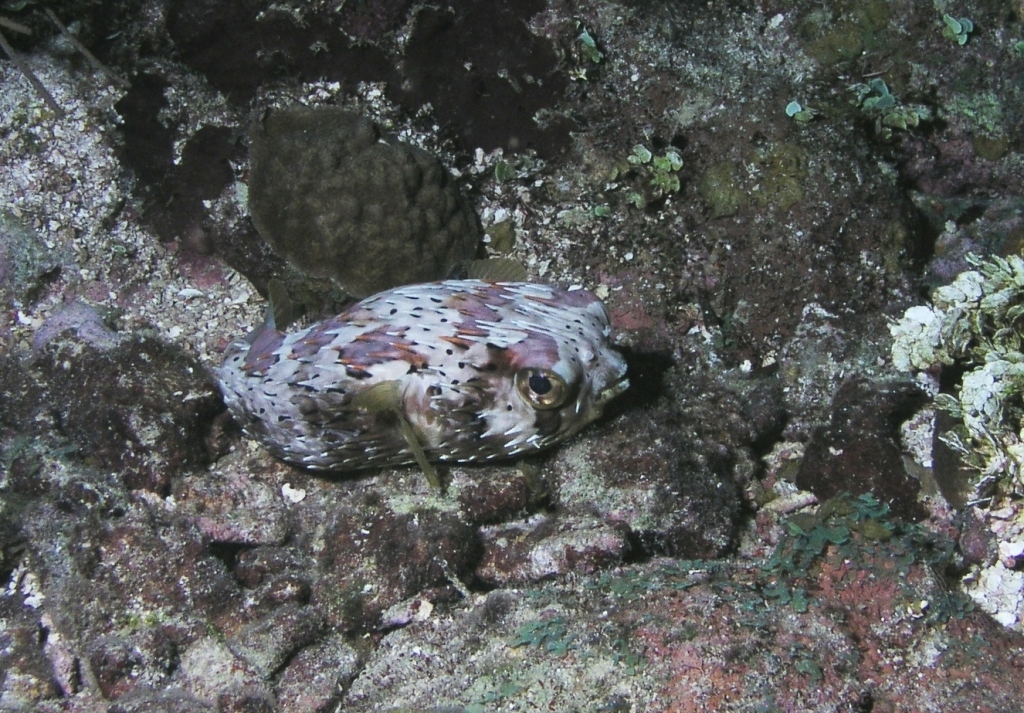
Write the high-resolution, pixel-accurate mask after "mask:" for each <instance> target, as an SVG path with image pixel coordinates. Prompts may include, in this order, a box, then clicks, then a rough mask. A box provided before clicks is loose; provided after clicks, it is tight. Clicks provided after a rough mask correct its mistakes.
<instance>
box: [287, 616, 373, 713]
mask: <svg viewBox="0 0 1024 713" xmlns="http://www.w3.org/2000/svg"><path fill="white" fill-rule="evenodd" d="M360 664H361V657H360V656H359V654H358V653H357V652H356V650H355V649H354V648H352V646H351V645H350V644H349V643H348V642H347V641H345V639H344V638H343V637H341V636H337V635H335V636H331V637H330V638H328V639H327V640H325V641H321V642H319V643H316V644H314V645H312V646H308V647H306V648H304V649H302V651H300V652H299V653H298V654H296V655H295V658H293V659H292V660H291V661H289V662H288V665H287V667H286V668H285V669H284V671H282V673H281V676H280V678H279V679H278V683H277V698H278V700H279V701H280V702H281V705H280V711H281V713H322V712H324V711H328V710H334V707H335V706H336V705H337V703H338V701H339V700H341V696H342V694H343V692H344V691H345V689H347V688H348V686H349V684H350V683H351V682H352V679H354V678H355V677H356V674H357V673H358V671H359V665H360Z"/></svg>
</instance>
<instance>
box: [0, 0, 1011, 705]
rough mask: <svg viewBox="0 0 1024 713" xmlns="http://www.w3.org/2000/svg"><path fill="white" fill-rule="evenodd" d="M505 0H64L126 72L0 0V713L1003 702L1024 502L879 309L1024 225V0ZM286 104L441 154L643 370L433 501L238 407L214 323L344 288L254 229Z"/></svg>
mask: <svg viewBox="0 0 1024 713" xmlns="http://www.w3.org/2000/svg"><path fill="white" fill-rule="evenodd" d="M500 5H501V6H500V8H498V9H496V7H497V5H495V4H489V3H474V2H469V1H468V0H455V1H454V2H452V3H449V4H447V5H443V6H422V5H420V4H416V3H412V2H409V1H408V0H373V1H370V2H344V3H322V2H314V3H289V2H284V3H280V2H278V3H271V2H269V1H265V0H247V1H246V2H227V1H226V0H200V1H198V2H194V1H189V2H181V1H178V0H121V1H119V2H114V3H96V2H91V1H88V0H67V1H64V2H55V3H51V4H49V5H48V7H49V8H50V10H52V12H53V13H54V14H55V16H57V17H58V18H60V19H61V20H62V21H63V23H64V24H65V25H67V27H68V29H69V31H70V33H71V34H72V35H73V36H74V37H75V38H77V40H78V41H80V42H81V44H83V45H84V46H85V47H87V48H88V49H89V50H91V52H92V53H93V54H94V55H95V56H96V57H97V58H98V61H99V62H101V63H102V65H103V67H104V68H105V70H106V71H103V70H101V69H100V68H99V67H98V65H97V64H95V63H93V62H92V61H91V60H89V59H88V58H87V57H85V55H83V54H82V52H81V51H80V50H79V49H78V48H77V47H76V46H75V45H74V43H73V42H71V40H70V39H69V37H68V36H67V35H64V34H62V33H61V32H60V31H59V30H58V29H57V28H56V27H55V26H54V24H53V23H52V22H51V21H50V19H49V18H48V16H47V15H46V13H44V12H43V10H42V8H41V7H40V6H39V5H38V4H37V3H34V2H9V3H4V4H3V5H2V7H0V18H2V20H0V32H2V33H3V34H4V36H5V37H6V38H7V39H8V40H9V41H10V43H11V45H12V46H13V51H15V52H16V53H17V56H18V57H19V58H20V61H21V63H22V65H23V67H24V68H25V69H27V70H28V71H29V72H30V73H31V75H32V76H33V77H34V78H35V80H36V82H37V83H38V86H36V85H34V84H33V83H32V82H31V81H30V80H29V79H28V77H27V75H26V74H25V73H24V72H23V71H22V70H21V69H20V68H19V66H18V65H16V64H15V63H14V62H11V61H0V89H2V91H0V137H2V139H3V140H2V141H0V304H2V311H0V584H2V585H3V586H2V587H0V710H5V711H6V710H12V711H21V710H25V711H82V712H85V711H119V712H124V713H128V712H139V713H141V712H142V711H207V710H208V711H225V712H226V711H253V712H255V711H260V712H262V711H334V710H344V711H349V710H351V711H364V710H366V711H370V710H438V711H489V710H504V709H509V710H511V709H515V710H527V711H533V710H537V711H539V710H601V711H630V710H635V711H640V710H645V711H657V710H665V711H668V710H673V711H688V710H693V711H697V710H714V711H725V710H737V711H739V710H796V709H801V710H817V711H864V712H866V711H879V712H884V711H897V710H911V709H912V710H934V711H948V710H991V711H1003V710H1013V709H1015V708H1016V707H1018V705H1019V704H1018V701H1019V700H1021V698H1022V697H1024V683H1022V682H1021V680H1020V677H1019V675H1017V673H1016V672H1017V671H1018V670H1019V668H1020V665H1021V664H1022V663H1024V661H1022V660H1021V659H1022V650H1024V649H1022V644H1024V638H1022V636H1021V631H1022V630H1024V623H1022V621H1021V618H1020V615H1021V613H1022V612H1024V574H1022V572H1021V566H1024V560H1022V559H1021V557H1022V552H1024V540H1021V535H1020V532H1021V531H1024V530H1022V529H1021V528H1020V527H1018V526H1017V523H1018V522H1019V521H1020V522H1024V520H1021V519H1020V517H1019V514H1020V507H1019V505H1018V504H1017V502H1018V501H1017V498H1016V497H1015V496H1012V494H1011V495H1010V496H1007V497H1006V498H1002V499H1000V500H999V501H998V502H996V501H993V500H991V499H986V495H985V493H983V492H978V491H977V489H972V488H965V483H970V484H973V483H975V482H976V478H975V475H976V473H974V472H973V471H971V469H970V463H969V462H968V461H969V459H962V458H959V457H958V455H957V454H956V453H955V452H953V451H951V450H950V449H948V448H944V447H943V446H942V444H941V442H940V441H938V440H937V439H936V438H935V433H936V432H937V431H942V430H943V428H945V427H948V424H945V425H944V421H943V419H946V418H947V417H948V414H944V413H943V412H941V411H939V412H936V410H935V409H934V408H932V406H931V399H932V396H933V395H934V394H935V393H936V392H945V393H950V392H954V391H955V390H956V388H957V386H958V380H959V379H960V378H961V377H962V374H961V373H958V370H957V369H955V368H945V367H943V368H939V367H936V368H933V369H930V370H926V372H925V373H924V374H917V375H915V374H908V373H906V372H903V371H900V370H899V369H898V368H897V367H898V366H901V365H900V364H894V360H893V356H892V352H891V346H892V342H893V337H892V336H891V335H890V326H891V325H893V324H896V323H897V321H898V320H899V319H900V318H901V317H902V316H903V315H904V313H905V311H906V310H907V309H908V308H910V307H913V306H915V305H923V304H925V303H927V302H928V296H929V291H930V290H931V289H932V288H934V287H936V286H938V285H943V284H946V283H949V282H951V281H952V280H953V278H954V277H955V276H956V275H957V274H959V273H961V272H962V271H963V270H964V269H966V268H967V267H969V264H968V261H967V255H968V253H972V252H973V253H977V254H981V255H989V256H999V255H1013V254H1019V252H1020V250H1021V245H1022V244H1024V240H1022V238H1024V196H1022V193H1021V185H1022V184H1021V176H1024V160H1022V153H1021V151H1022V150H1024V134H1022V131H1024V129H1022V128H1021V127H1024V116H1022V115H1024V84H1022V79H1021V78H1022V77H1024V6H1021V5H1020V3H1019V2H1005V1H1003V0H999V1H997V0H988V1H987V2H982V3H975V4H973V5H972V6H971V7H970V8H967V7H961V6H956V5H954V4H952V3H947V2H936V3H929V4H921V3H913V2H909V1H905V2H903V1H900V2H883V1H882V0H872V1H870V2H848V1H846V0H828V2H826V3H824V4H822V3H811V2H797V3H776V2H770V1H767V2H759V3H754V2H746V3H742V2H741V3H715V2H713V3H709V4H707V3H706V4H679V3H671V2H626V1H623V2H610V1H605V0H590V1H588V2H582V3H575V4H567V3H563V2H558V1H556V0H548V1H547V2H545V1H544V0H515V1H514V2H509V3H502V4H500ZM9 25H17V26H18V27H17V28H14V27H9ZM22 30H27V31H28V32H23V31H22ZM40 87H41V89H40ZM295 105H303V106H307V107H321V106H329V107H339V108H341V109H344V110H345V111H347V112H353V113H355V114H358V115H362V116H364V117H366V118H367V119H368V120H369V121H372V122H374V125H375V126H376V127H377V129H375V130H377V131H379V132H380V135H381V136H383V137H386V139H387V141H388V142H389V145H390V146H405V147H406V148H403V149H400V150H398V151H399V153H402V154H403V155H405V156H411V157H414V159H409V161H411V163H415V164H416V165H417V166H419V167H420V168H421V169H422V170H424V171H427V172H429V171H432V170H435V168H434V167H436V164H435V163H434V162H433V160H429V161H428V160H427V158H426V156H427V154H428V153H429V154H432V155H433V156H436V157H437V160H438V161H440V164H441V165H443V166H444V167H445V168H446V170H447V171H448V173H449V174H450V175H449V176H443V177H442V178H443V179H444V180H443V181H442V180H440V179H438V181H437V182H438V185H440V184H444V189H443V191H444V196H445V197H444V199H443V200H444V201H446V202H447V207H445V208H444V210H443V211H441V212H442V213H444V215H445V216H449V217H450V216H451V215H457V216H458V219H459V220H460V221H463V228H464V229H465V230H467V231H469V233H473V231H474V230H475V229H476V226H475V225H470V223H472V222H473V221H472V220H470V218H468V217H466V215H465V214H466V212H467V211H468V208H466V206H471V207H472V212H474V213H475V214H476V217H477V220H479V225H480V227H482V230H483V233H484V236H483V239H482V241H481V243H480V245H478V246H477V247H476V254H477V255H478V256H491V257H509V258H512V259H515V260H517V261H519V262H521V263H523V264H524V265H525V266H526V269H527V272H528V274H529V277H530V279H531V280H535V281H541V282H550V283H556V284H559V285H562V286H576V285H578V286H583V287H586V288H588V289H590V290H592V291H594V292H595V293H596V294H597V295H598V296H599V297H601V298H602V299H603V300H604V301H605V303H606V304H607V306H608V308H609V311H610V314H611V316H612V321H613V326H614V328H615V331H616V342H617V344H618V345H619V347H620V348H621V349H622V350H623V351H624V353H625V354H626V356H627V360H628V361H629V366H630V380H631V382H632V388H631V389H630V391H629V392H628V393H627V394H626V395H624V396H623V397H622V398H621V399H620V400H619V401H617V402H616V403H615V404H614V405H613V406H612V407H611V408H610V409H609V411H608V412H607V413H606V415H605V417H604V418H603V419H602V420H601V421H599V422H598V423H596V424H594V425H593V426H592V427H591V428H589V429H587V430H586V431H584V432H583V433H581V434H580V435H579V436H577V437H575V438H574V439H573V440H571V441H569V442H567V443H566V444H564V445H563V446H561V447H559V448H557V449H555V450H553V451H552V452H550V453H548V454H543V455H540V456H536V457H533V458H529V459H524V460H523V461H521V462H511V463H505V464H498V465H494V466H487V467H462V466H455V467H451V468H446V469H444V471H443V477H444V480H445V481H446V483H447V487H446V489H445V491H444V492H437V491H435V490H432V489H431V488H430V487H429V485H428V484H427V483H426V481H425V479H424V477H423V475H422V473H420V472H419V471H417V470H416V469H415V468H401V469H390V470H369V471H365V472H362V473H357V474H345V475H337V476H319V475H312V474H310V473H306V472H303V471H301V470H298V469H295V468H292V467H290V466H287V465H285V464H283V463H280V462H278V461H276V460H274V459H273V458H271V457H270V456H269V455H267V454H266V453H265V452H263V451H262V450H260V448H259V447H258V446H257V445H256V444H255V443H252V442H250V441H247V440H245V439H244V438H242V437H241V436H240V435H239V433H238V430H237V427H236V426H235V425H234V424H233V423H232V422H231V419H230V418H229V417H228V416H227V415H226V414H225V412H224V409H223V404H222V403H221V400H220V397H219V395H218V392H217V390H216V387H215V385H214V383H213V381H212V379H211V376H210V372H209V369H210V367H211V366H212V365H215V364H216V363H218V361H219V359H220V354H221V353H222V352H223V350H224V347H225V346H226V344H228V343H229V341H230V340H232V339H235V338H237V337H238V336H239V335H242V334H245V333H246V332H247V331H248V330H249V329H251V328H252V327H253V326H255V325H256V324H258V323H259V322H260V321H261V320H262V318H263V313H264V309H265V305H266V297H267V295H268V293H269V292H271V291H273V290H275V289H278V290H281V289H283V290H284V292H285V294H287V296H288V298H289V300H290V301H291V302H293V303H294V305H295V306H296V307H297V311H298V312H304V313H305V314H306V315H307V317H308V318H315V317H318V316H322V315H324V314H329V313H332V312H334V311H336V310H337V309H338V308H339V307H340V306H342V305H343V304H344V303H345V300H346V299H349V297H348V295H347V294H346V289H345V285H343V284H339V283H338V282H336V281H332V279H331V277H330V276H329V275H328V276H324V273H323V272H320V273H319V276H309V275H308V274H306V272H304V271H303V260H302V259H301V258H296V257H295V253H294V251H295V250H301V245H298V244H297V243H296V238H295V236H291V237H290V238H289V240H290V242H289V245H288V248H287V249H286V250H281V254H278V253H277V252H275V251H274V249H273V248H272V247H270V245H269V244H268V240H267V239H264V237H263V236H261V235H260V234H259V232H258V231H257V229H256V227H255V226H254V224H253V220H252V218H251V217H250V209H249V198H250V195H249V179H250V174H249V168H250V163H249V146H250V136H251V134H250V130H251V127H253V126H254V125H258V122H260V121H261V120H262V119H264V118H265V117H266V116H267V115H268V112H271V113H272V112H274V111H277V110H279V109H281V108H284V107H293V106H295ZM381 151H383V149H381ZM339 170H340V171H342V172H344V170H345V169H344V167H343V166H342V168H340V169H339ZM360 170H366V171H367V172H368V173H367V175H370V174H371V173H372V171H370V169H369V168H368V167H367V166H362V165H360ZM409 170H410V171H413V172H415V170H420V169H415V170H414V169H409ZM350 178H351V177H350V176H348V177H347V176H344V175H341V176H339V177H337V181H336V182H337V184H338V185H339V186H341V188H339V191H342V190H343V189H344V186H345V185H346V184H355V183H358V184H359V185H360V186H363V187H365V184H366V182H367V181H366V180H361V181H355V180H348V179H350ZM371 178H372V177H371ZM435 178H436V177H435ZM367 180H370V179H367ZM381 180H382V182H381V183H379V184H373V185H379V186H387V185H391V184H389V183H388V182H387V180H390V179H386V178H385V179H381ZM417 181H420V179H419V178H417ZM414 183H415V185H416V186H421V185H425V184H423V183H422V182H416V181H414ZM430 185H434V184H433V183H431V184H430ZM456 189H457V191H458V192H459V194H460V195H461V196H463V197H464V198H458V197H457V196H456V194H455V193H454V192H453V191H455V190H456ZM261 190H262V191H264V192H266V191H268V190H270V191H271V195H273V193H272V188H271V187H267V186H262V187H261ZM381 190H383V189H381ZM417 190H419V189H417ZM439 191H440V189H439ZM364 193H365V195H364V194H359V192H358V191H356V192H355V193H349V194H344V195H342V194H341V193H339V199H338V200H339V202H340V201H343V200H351V201H356V203H355V204H352V206H349V207H348V208H345V210H349V211H350V213H351V214H352V215H355V214H358V215H359V219H360V220H363V221H372V220H373V219H374V211H376V212H377V213H383V214H384V215H381V216H380V219H381V220H382V221H385V220H394V219H395V216H393V215H387V213H388V211H392V212H393V211H394V210H400V209H381V208H379V201H378V202H376V203H375V201H377V199H378V198H380V196H379V195H376V194H374V192H373V191H365V192H364ZM378 193H379V191H378ZM414 193H415V192H414ZM282 195H285V194H284V193H282ZM360 195H362V196H363V197H359V196H360ZM410 195H413V194H410ZM419 195H420V193H415V196H419ZM424 195H425V193H424ZM352 196H356V197H355V198H353V197H352ZM439 200H440V199H439ZM321 201H322V202H323V203H324V204H325V205H328V204H331V203H332V201H331V199H330V197H329V196H328V197H327V198H323V199H321ZM462 201H465V204H463V203H462ZM408 202H409V204H410V205H413V204H415V202H416V201H415V200H413V199H410V200H409V201H408ZM371 203H372V204H374V205H378V207H376V208H373V209H372V210H371V209H368V210H367V211H365V213H361V212H359V210H358V209H361V208H362V207H364V205H370V204H371ZM353 206H354V207H353ZM422 208H423V207H422V206H419V207H418V208H417V209H422ZM309 210H315V209H313V208H311V209H309ZM410 210H411V208H410ZM438 210H441V209H440V208H438ZM351 211H356V212H355V213H352V212H351ZM427 213H429V211H427V212H426V213H424V215H426V214H427ZM407 217H408V220H407V221H406V223H410V224H411V223H412V222H414V221H415V220H419V219H418V218H416V217H415V216H412V214H408V215H407ZM423 220H430V218H423ZM258 222H259V221H257V223H258ZM399 222H401V221H399ZM382 224H383V223H382ZM403 224H405V223H403ZM264 229H265V230H266V229H267V228H266V227H264ZM366 232H367V234H368V235H370V234H374V230H373V229H372V228H366ZM417 234H419V233H417ZM460 235H462V233H460ZM347 240H350V241H351V240H355V241H356V242H358V235H356V236H355V238H352V236H349V237H348V238H347ZM271 242H272V241H271ZM456 242H459V243H460V244H461V245H462V247H461V248H460V251H459V256H460V257H465V256H467V255H469V254H471V253H472V252H473V250H470V249H468V248H467V247H466V245H465V243H467V242H469V241H468V239H466V238H462V237H460V238H458V239H457V240H456ZM441 245H442V248H440V249H442V250H446V249H448V248H447V246H448V243H445V242H443V241H442V243H441ZM470 247H472V246H470ZM279 249H280V247H279ZM317 249H320V248H319V246H318V247H317ZM346 249H347V250H349V251H350V252H351V253H352V254H351V265H348V264H346V265H344V266H343V267H344V269H345V270H351V272H350V273H349V274H352V275H364V274H371V273H374V272H377V271H379V268H380V265H379V261H380V257H379V256H380V254H381V253H380V252H379V251H378V252H377V253H376V255H377V257H376V258H375V257H374V256H375V252H374V250H373V249H360V248H359V246H358V244H356V246H355V247H352V243H351V242H346ZM428 249H429V248H428ZM385 251H387V250H386V248H385ZM387 252H388V253H389V257H391V255H390V253H393V252H395V251H387ZM434 257H437V259H438V261H439V262H441V263H445V264H447V263H448V262H450V260H447V259H441V258H440V257H438V256H434ZM307 258H308V259H309V260H313V261H314V262H316V261H321V262H322V260H321V259H320V258H318V257H316V256H315V255H314V256H313V257H311V258H310V257H309V256H307ZM375 259H376V262H374V260H375ZM360 260H366V261H368V262H366V263H363V264H362V266H361V265H360V262H359V261H360ZM423 262H426V261H423ZM419 266H420V265H419V264H417V265H412V266H409V267H410V269H411V271H413V272H414V271H415V270H414V268H417V267H419ZM305 269H306V270H308V269H309V267H308V264H307V265H306V268H305ZM282 286H283V287H282ZM359 291H360V290H359V289H354V290H353V289H351V286H350V287H349V289H348V292H350V293H351V292H359ZM279 294H280V293H279ZM947 366H949V365H947ZM965 493H967V495H965ZM1018 540H1021V542H1020V543H1018ZM1018 562H1021V564H1020V565H1019V564H1018Z"/></svg>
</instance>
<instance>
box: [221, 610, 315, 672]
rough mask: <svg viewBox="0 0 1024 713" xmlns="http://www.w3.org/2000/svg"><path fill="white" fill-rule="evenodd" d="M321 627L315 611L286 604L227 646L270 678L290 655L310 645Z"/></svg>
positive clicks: (230, 641) (254, 624) (244, 631)
mask: <svg viewBox="0 0 1024 713" xmlns="http://www.w3.org/2000/svg"><path fill="white" fill-rule="evenodd" d="M322 627H323V617H322V616H321V615H320V613H319V612H318V611H317V610H316V609H313V608H311V607H303V606H298V605H296V604H287V605H285V606H282V607H280V608H278V609H277V610H276V611H274V612H273V613H271V614H270V615H269V616H267V617H265V618H263V619H261V620H260V621H256V622H253V623H252V624H249V625H248V626H246V627H245V628H243V629H242V630H241V631H239V632H238V633H237V634H235V635H234V636H233V637H231V638H230V639H228V641H227V645H228V648H230V649H231V650H232V651H233V652H234V653H235V655H237V656H239V657H240V658H242V659H243V660H245V661H246V662H248V663H249V664H250V665H252V666H253V667H254V668H255V669H256V670H257V671H259V672H260V674H261V675H262V676H263V677H264V678H270V677H271V676H272V675H273V674H274V673H275V672H276V671H277V670H278V668H280V667H281V665H282V664H283V663H284V662H285V661H286V660H288V657H289V656H291V655H292V654H294V653H295V652H296V651H298V650H299V649H301V648H302V647H304V646H306V645H307V644H309V643H310V642H312V641H313V640H314V639H315V638H316V637H317V635H318V634H319V633H320V630H321V628H322Z"/></svg>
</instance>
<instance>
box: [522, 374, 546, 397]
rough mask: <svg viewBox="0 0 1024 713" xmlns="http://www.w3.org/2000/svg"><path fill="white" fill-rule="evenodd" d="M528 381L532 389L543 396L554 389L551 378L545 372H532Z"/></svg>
mask: <svg viewBox="0 0 1024 713" xmlns="http://www.w3.org/2000/svg"><path fill="white" fill-rule="evenodd" d="M527 383H529V385H530V390H531V391H533V393H535V394H538V395H540V396H543V395H544V394H546V393H548V392H549V391H551V389H552V386H551V379H549V378H548V377H546V376H544V375H543V374H530V380H529V382H527Z"/></svg>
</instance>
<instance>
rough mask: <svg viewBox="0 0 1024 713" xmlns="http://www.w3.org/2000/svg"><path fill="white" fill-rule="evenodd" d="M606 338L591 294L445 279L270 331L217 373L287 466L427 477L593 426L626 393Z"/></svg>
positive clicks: (231, 351) (258, 435)
mask: <svg viewBox="0 0 1024 713" xmlns="http://www.w3.org/2000/svg"><path fill="white" fill-rule="evenodd" d="M610 332H611V329H610V326H609V322H608V313H607V312H606V311H605V308H604V305H602V304H601V302H600V301H599V300H598V299H597V298H596V297H594V296H593V295H592V294H591V293H589V292H587V291H585V290H575V291H567V290H562V289H559V288H557V287H549V286H546V285H538V284H532V283H526V282H485V281H480V280H448V281H445V282H435V283H427V284H421V285H410V286H406V287H399V288H397V289H393V290H389V291H386V292H382V293H380V294H377V295H374V296H372V297H369V298H367V299H365V300H363V301H362V302H359V303H357V304H356V305H354V306H353V307H352V308H351V309H349V310H348V311H347V312H344V313H342V314H340V315H338V316H336V317H333V318H330V319H327V320H324V321H322V322H317V323H316V324H313V325H312V326H310V327H308V328H306V329H303V330H301V331H297V332H292V333H289V334H285V333H283V332H281V331H278V330H276V329H274V328H273V327H269V326H265V327H264V328H263V329H261V330H258V331H257V332H255V333H254V334H253V335H251V336H250V337H249V338H248V339H247V340H246V341H239V342H235V343H233V344H232V345H231V346H230V347H229V348H228V350H227V352H226V354H225V358H224V363H223V365H222V366H221V367H220V369H219V370H218V372H217V376H218V381H219V385H220V389H221V392H222V393H223V394H224V399H225V402H226V403H227V405H228V407H229V408H230V410H231V412H232V414H233V415H234V417H235V419H236V420H237V421H238V422H239V423H240V424H241V426H242V428H243V429H244V430H245V432H246V433H247V434H248V435H249V436H251V437H253V438H255V439H256V440H258V441H259V442H260V443H262V444H263V445H264V446H265V447H266V448H267V449H268V450H269V451H270V452H271V453H273V454H274V455H275V456H277V457H279V458H281V459H283V460H285V461H288V462H290V463H295V464H297V465H301V466H303V467H306V468H309V469H312V470H333V471H344V470H356V469H360V468H368V467H372V466H390V465H399V464H404V463H412V462H416V461H419V462H420V464H421V466H424V467H425V469H426V468H428V467H429V466H426V464H425V462H424V461H431V462H434V461H446V462H453V461H457V462H487V461H493V460H496V459H500V458H508V457H512V456H517V455H521V454H528V453H533V452H536V451H538V450H540V449H542V448H546V447H548V446H551V445H552V444H555V443H557V442H559V441H561V440H562V439H564V438H567V437H568V436H571V435H573V434H575V433H576V432H578V431H579V430H580V429H582V428H583V427H584V426H586V425H587V424H588V423H590V422H591V421H593V420H594V419H596V418H597V417H598V416H600V414H601V411H602V409H603V408H604V406H605V404H607V403H608V401H609V400H610V399H612V398H613V397H615V396H616V395H618V394H620V393H622V392H623V391H624V390H625V389H626V388H627V386H628V384H629V382H628V381H627V380H626V363H625V361H624V360H623V358H622V356H621V355H620V354H619V353H618V352H616V351H615V350H614V349H612V347H611V346H610V344H609V335H610ZM427 475H428V477H431V475H432V473H431V472H430V471H429V470H428V471H427ZM432 480H433V478H432Z"/></svg>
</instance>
